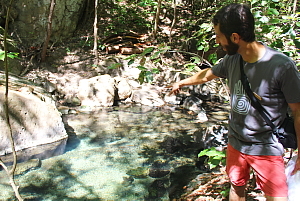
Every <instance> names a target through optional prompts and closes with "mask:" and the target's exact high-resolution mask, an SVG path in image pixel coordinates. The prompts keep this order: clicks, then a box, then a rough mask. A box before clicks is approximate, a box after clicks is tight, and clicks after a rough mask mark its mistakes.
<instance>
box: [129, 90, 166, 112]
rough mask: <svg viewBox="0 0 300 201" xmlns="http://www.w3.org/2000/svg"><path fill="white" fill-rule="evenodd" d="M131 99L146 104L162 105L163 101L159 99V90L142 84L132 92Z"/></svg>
mask: <svg viewBox="0 0 300 201" xmlns="http://www.w3.org/2000/svg"><path fill="white" fill-rule="evenodd" d="M131 100H132V101H133V102H135V103H140V104H142V105H147V106H155V107H159V106H163V105H164V104H165V102H164V101H163V100H162V99H161V97H160V95H159V92H158V91H157V90H155V89H153V88H151V87H148V86H143V87H142V89H137V90H134V91H133V92H132V97H131Z"/></svg>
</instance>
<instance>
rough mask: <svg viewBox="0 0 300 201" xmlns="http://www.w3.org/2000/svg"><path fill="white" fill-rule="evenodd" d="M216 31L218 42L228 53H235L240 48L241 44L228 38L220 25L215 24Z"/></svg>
mask: <svg viewBox="0 0 300 201" xmlns="http://www.w3.org/2000/svg"><path fill="white" fill-rule="evenodd" d="M214 29H215V33H216V43H218V44H219V45H220V46H221V47H222V48H223V50H224V51H225V52H227V54H228V55H234V54H236V53H237V51H238V49H239V45H237V44H235V43H233V42H232V41H231V40H229V39H227V38H226V36H225V35H224V34H223V33H222V32H221V31H220V28H219V25H216V26H214Z"/></svg>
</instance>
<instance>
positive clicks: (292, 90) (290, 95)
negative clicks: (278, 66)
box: [281, 61, 300, 103]
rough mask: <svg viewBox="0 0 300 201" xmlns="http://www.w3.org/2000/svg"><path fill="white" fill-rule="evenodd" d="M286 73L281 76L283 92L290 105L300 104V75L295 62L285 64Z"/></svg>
mask: <svg viewBox="0 0 300 201" xmlns="http://www.w3.org/2000/svg"><path fill="white" fill-rule="evenodd" d="M284 65H285V69H286V70H285V72H283V73H282V76H281V83H282V84H281V91H282V92H283V94H284V96H285V99H286V101H287V102H288V103H298V102H300V73H299V71H298V69H297V67H296V65H295V63H294V62H293V61H288V62H286V63H285V64H284Z"/></svg>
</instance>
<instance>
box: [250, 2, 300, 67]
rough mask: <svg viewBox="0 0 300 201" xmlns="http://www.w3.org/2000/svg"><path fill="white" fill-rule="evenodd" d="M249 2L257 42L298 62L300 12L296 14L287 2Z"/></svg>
mask: <svg viewBox="0 0 300 201" xmlns="http://www.w3.org/2000/svg"><path fill="white" fill-rule="evenodd" d="M249 2H250V4H251V9H252V13H253V14H254V17H255V18H256V35H257V38H258V40H260V41H263V42H265V43H266V44H267V45H269V46H270V47H272V48H274V49H277V50H279V51H281V52H283V53H285V54H286V55H287V56H289V57H292V58H293V59H294V60H300V56H299V49H300V37H299V28H300V19H299V14H300V12H296V10H294V9H293V8H292V7H293V6H292V4H291V3H289V1H279V0H270V1H266V0H249ZM297 33H298V36H297ZM298 65H300V64H299V63H298Z"/></svg>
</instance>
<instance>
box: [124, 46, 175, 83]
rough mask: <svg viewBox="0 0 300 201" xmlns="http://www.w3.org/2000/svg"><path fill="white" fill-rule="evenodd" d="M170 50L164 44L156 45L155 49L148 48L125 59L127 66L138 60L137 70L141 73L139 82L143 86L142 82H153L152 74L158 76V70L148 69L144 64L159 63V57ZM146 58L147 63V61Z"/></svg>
mask: <svg viewBox="0 0 300 201" xmlns="http://www.w3.org/2000/svg"><path fill="white" fill-rule="evenodd" d="M169 49H170V47H169V46H166V45H165V44H161V45H158V46H157V47H155V48H154V47H148V48H146V49H145V50H144V51H143V52H142V53H141V54H133V55H130V56H129V57H127V58H126V60H129V61H128V65H132V64H134V63H135V61H136V60H138V59H139V65H138V66H137V68H138V69H139V70H140V71H141V72H140V74H139V78H138V80H139V82H140V84H143V83H144V82H150V83H151V82H153V79H154V74H158V73H159V72H160V70H159V69H158V68H151V69H148V68H147V67H146V66H145V64H146V62H148V61H149V62H153V63H156V62H160V61H161V59H160V55H161V54H164V53H165V52H167V51H168V50H169ZM147 58H148V61H147Z"/></svg>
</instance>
